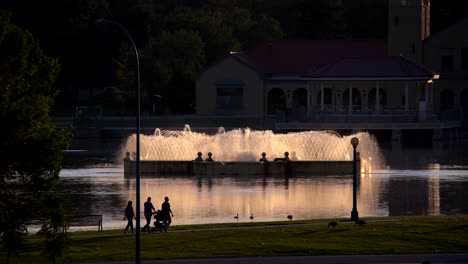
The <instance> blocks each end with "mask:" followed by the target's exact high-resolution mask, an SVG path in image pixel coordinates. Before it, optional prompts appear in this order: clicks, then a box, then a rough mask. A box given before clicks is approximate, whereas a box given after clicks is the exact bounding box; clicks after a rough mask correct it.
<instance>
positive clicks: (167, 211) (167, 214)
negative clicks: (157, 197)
mask: <svg viewBox="0 0 468 264" xmlns="http://www.w3.org/2000/svg"><path fill="white" fill-rule="evenodd" d="M161 211H162V215H163V221H164V226H165V227H166V229H165V230H166V232H167V229H169V226H170V225H171V223H172V218H171V216H172V217H174V214H173V213H172V210H171V204H169V197H167V196H166V197H164V203H162V205H161Z"/></svg>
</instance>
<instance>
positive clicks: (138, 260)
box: [96, 18, 141, 264]
mask: <svg viewBox="0 0 468 264" xmlns="http://www.w3.org/2000/svg"><path fill="white" fill-rule="evenodd" d="M96 23H101V24H104V23H109V24H113V25H115V26H117V27H118V28H120V29H121V30H122V31H123V32H125V34H126V35H127V37H128V39H129V40H130V43H131V44H132V46H133V51H134V52H135V58H136V73H137V75H136V97H137V115H136V158H135V159H136V166H135V167H136V172H135V175H136V183H135V185H136V210H135V211H136V245H135V263H136V264H140V263H141V257H140V59H139V58H138V50H137V48H136V45H135V41H133V38H132V35H130V32H128V30H127V29H126V28H124V27H123V26H122V25H121V24H120V23H118V22H116V21H112V20H108V19H105V18H101V19H97V20H96Z"/></svg>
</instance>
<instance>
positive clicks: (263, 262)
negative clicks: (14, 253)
mask: <svg viewBox="0 0 468 264" xmlns="http://www.w3.org/2000/svg"><path fill="white" fill-rule="evenodd" d="M132 263H135V261H123V262H96V263H87V264H132ZM141 263H142V264H194V263H208V264H215V263H216V264H217V263H219V264H240V263H242V264H289V263H293V264H309V263H317V264H318V263H320V264H338V263H339V264H342V263H349V264H355V263H356V264H357V263H364V264H370V263H372V264H377V263H405V264H409V263H424V264H426V263H427V264H428V263H439V264H442V263H446V264H448V263H453V264H455V263H456V264H460V263H468V253H460V254H395V255H338V256H287V257H243V258H213V259H178V260H144V261H141Z"/></svg>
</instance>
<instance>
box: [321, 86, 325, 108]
mask: <svg viewBox="0 0 468 264" xmlns="http://www.w3.org/2000/svg"><path fill="white" fill-rule="evenodd" d="M324 110H325V87H324V84H323V82H321V83H320V111H321V112H323V111H324Z"/></svg>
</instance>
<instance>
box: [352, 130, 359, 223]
mask: <svg viewBox="0 0 468 264" xmlns="http://www.w3.org/2000/svg"><path fill="white" fill-rule="evenodd" d="M351 145H353V210H352V211H351V221H358V220H359V213H358V211H357V208H356V178H357V171H356V167H357V165H356V162H357V161H356V147H357V146H358V145H359V139H358V138H357V137H353V138H352V139H351Z"/></svg>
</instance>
